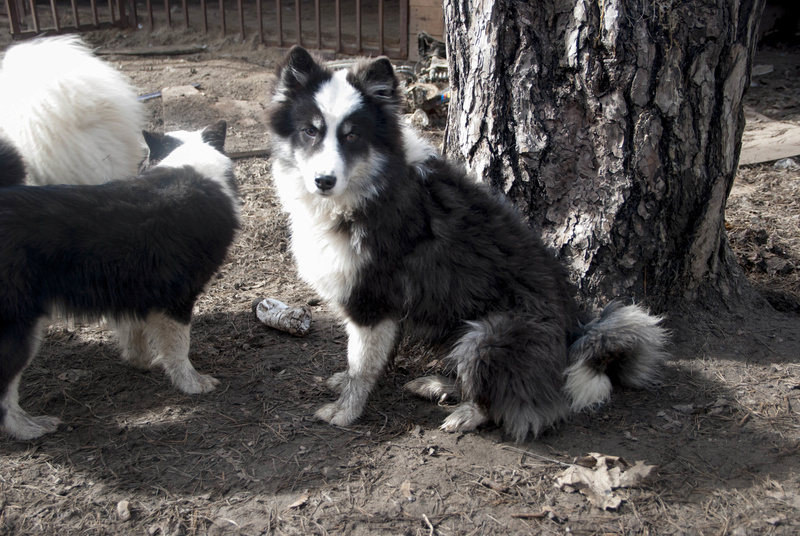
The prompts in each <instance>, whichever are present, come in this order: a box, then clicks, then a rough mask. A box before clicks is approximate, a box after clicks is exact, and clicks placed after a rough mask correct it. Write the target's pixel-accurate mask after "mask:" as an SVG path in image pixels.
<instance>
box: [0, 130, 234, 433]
mask: <svg viewBox="0 0 800 536" xmlns="http://www.w3.org/2000/svg"><path fill="white" fill-rule="evenodd" d="M225 131H226V124H225V122H224V121H220V122H218V123H216V124H215V125H213V126H210V127H208V128H206V129H204V130H202V131H197V132H183V131H181V132H173V133H169V134H165V135H156V134H149V135H146V136H145V138H146V140H147V141H148V144H149V145H150V146H151V156H152V157H153V158H159V159H161V161H160V163H158V164H157V165H156V166H154V167H152V168H151V169H149V170H148V171H145V172H144V173H142V174H141V175H140V176H138V177H135V178H132V179H129V180H124V181H118V182H109V183H105V184H100V185H49V186H40V187H34V186H23V185H20V184H21V183H22V181H23V178H24V177H20V176H19V173H20V171H19V170H20V169H22V167H21V166H22V164H21V159H20V157H19V154H18V153H17V152H16V151H15V149H14V148H13V147H12V146H11V145H10V144H7V143H2V144H0V145H2V147H1V148H0V156H1V157H2V162H0V174H3V175H5V176H3V177H0V185H5V186H3V187H0V236H2V240H0V426H1V427H2V429H3V430H4V431H5V432H6V433H8V434H9V435H11V436H13V437H16V438H19V439H31V438H35V437H38V436H40V435H42V434H46V433H48V432H52V431H54V430H55V429H56V427H57V426H58V422H59V421H58V419H56V418H53V417H46V416H45V417H31V416H30V415H28V414H27V413H26V412H25V411H24V410H22V409H21V408H20V407H19V403H18V400H19V395H18V388H19V381H20V376H21V375H22V372H23V370H24V369H25V367H26V366H27V364H28V363H29V362H30V360H31V359H32V358H33V356H34V355H35V354H36V352H37V348H38V346H39V343H40V339H41V336H42V331H43V328H44V326H45V325H46V323H47V321H48V319H49V317H50V315H51V314H52V313H56V314H64V315H69V316H73V317H77V318H81V319H99V318H101V317H104V318H107V319H108V320H109V321H110V322H112V323H113V324H114V325H115V326H116V328H117V330H118V335H119V342H120V345H121V348H122V357H123V359H124V360H125V361H127V362H128V363H130V364H132V365H134V366H137V367H142V368H150V367H162V368H163V369H164V371H165V372H166V373H167V375H168V376H169V378H170V380H171V381H172V383H173V384H174V385H175V386H176V387H177V388H178V389H180V390H181V391H183V392H185V393H191V394H194V393H206V392H209V391H211V390H213V389H214V388H215V386H216V385H217V384H218V383H219V382H218V380H216V379H214V378H212V377H211V376H208V375H204V374H199V373H198V372H197V371H196V370H195V369H194V367H193V366H192V364H191V362H190V361H189V325H190V321H191V317H192V307H193V305H194V303H195V300H196V299H197V297H198V295H199V294H200V293H201V292H202V291H203V289H204V287H205V285H206V283H207V282H208V281H209V280H210V279H211V277H212V276H213V275H214V274H215V273H216V271H217V270H218V268H219V267H220V265H221V264H222V263H223V261H224V260H225V257H226V255H227V252H228V248H229V247H230V245H231V244H232V242H233V240H234V237H235V234H236V231H237V229H238V228H239V205H238V197H237V188H236V182H235V179H234V176H233V164H232V162H231V160H230V159H229V158H228V157H227V156H225V155H224V153H223V144H224V141H225ZM14 184H17V185H14Z"/></svg>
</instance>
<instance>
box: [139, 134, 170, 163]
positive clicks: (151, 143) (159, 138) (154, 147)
mask: <svg viewBox="0 0 800 536" xmlns="http://www.w3.org/2000/svg"><path fill="white" fill-rule="evenodd" d="M142 136H143V137H144V142H145V143H146V144H147V150H148V154H147V159H148V160H150V161H151V162H155V161H158V160H161V159H162V158H164V157H165V156H167V155H168V154H169V151H168V150H167V146H166V145H167V144H166V143H165V141H164V134H162V133H160V132H150V131H149V130H143V131H142Z"/></svg>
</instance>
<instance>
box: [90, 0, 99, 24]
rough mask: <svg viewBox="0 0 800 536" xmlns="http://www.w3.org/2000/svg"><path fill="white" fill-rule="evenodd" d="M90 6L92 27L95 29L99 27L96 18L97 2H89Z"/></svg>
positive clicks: (92, 0) (95, 0) (97, 18)
mask: <svg viewBox="0 0 800 536" xmlns="http://www.w3.org/2000/svg"><path fill="white" fill-rule="evenodd" d="M90 4H91V6H92V22H93V23H94V27H95V28H97V27H99V26H100V17H98V16H97V0H91V2H90Z"/></svg>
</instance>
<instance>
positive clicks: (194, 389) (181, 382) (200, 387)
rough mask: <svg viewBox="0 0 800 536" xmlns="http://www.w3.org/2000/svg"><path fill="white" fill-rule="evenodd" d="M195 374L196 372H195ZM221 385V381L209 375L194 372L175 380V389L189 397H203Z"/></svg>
mask: <svg viewBox="0 0 800 536" xmlns="http://www.w3.org/2000/svg"><path fill="white" fill-rule="evenodd" d="M193 372H194V371H193ZM218 385H219V380H218V379H216V378H215V377H213V376H209V375H208V374H200V373H198V372H194V374H190V375H187V376H184V377H181V378H179V379H176V380H175V387H177V388H178V389H180V390H181V391H183V392H184V393H186V394H187V395H201V394H205V393H210V392H211V391H213V390H214V389H216V388H217V386H218Z"/></svg>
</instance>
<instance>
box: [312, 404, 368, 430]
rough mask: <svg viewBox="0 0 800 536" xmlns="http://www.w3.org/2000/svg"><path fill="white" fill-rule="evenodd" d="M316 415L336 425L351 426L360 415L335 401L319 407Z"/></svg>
mask: <svg viewBox="0 0 800 536" xmlns="http://www.w3.org/2000/svg"><path fill="white" fill-rule="evenodd" d="M314 417H316V418H317V419H319V420H321V421H325V422H327V423H329V424H332V425H334V426H349V425H351V424H352V423H353V421H355V420H356V419H358V417H360V415H359V414H355V413H354V412H352V411H348V410H346V409H344V408H342V407H341V406H339V404H338V403H337V402H333V403H331V404H325V405H324V406H322V407H321V408H319V409H318V410H317V412H316V413H315V414H314Z"/></svg>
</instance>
